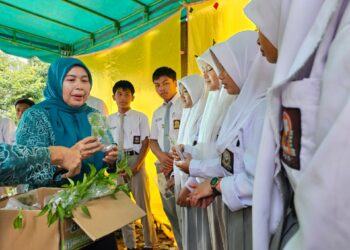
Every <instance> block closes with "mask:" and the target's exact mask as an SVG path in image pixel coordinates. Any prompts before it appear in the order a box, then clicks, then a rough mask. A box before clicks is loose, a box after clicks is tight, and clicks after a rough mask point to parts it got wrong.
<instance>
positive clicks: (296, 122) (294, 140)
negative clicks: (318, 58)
mask: <svg viewBox="0 0 350 250" xmlns="http://www.w3.org/2000/svg"><path fill="white" fill-rule="evenodd" d="M282 121H283V129H282V133H281V149H280V157H281V161H282V162H283V163H284V164H286V165H287V166H288V167H290V168H292V169H295V170H300V148H301V113H300V109H298V108H285V107H282Z"/></svg>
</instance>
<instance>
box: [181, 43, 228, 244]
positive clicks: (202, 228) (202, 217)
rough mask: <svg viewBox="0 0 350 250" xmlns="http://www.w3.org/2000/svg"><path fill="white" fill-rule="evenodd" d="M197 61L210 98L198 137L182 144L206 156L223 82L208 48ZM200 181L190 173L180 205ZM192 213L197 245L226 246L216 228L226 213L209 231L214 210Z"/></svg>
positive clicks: (200, 155) (215, 129)
mask: <svg viewBox="0 0 350 250" xmlns="http://www.w3.org/2000/svg"><path fill="white" fill-rule="evenodd" d="M197 64H198V67H199V68H200V70H201V71H202V75H203V77H204V81H205V88H206V91H207V92H208V94H207V100H206V103H205V108H204V110H203V113H202V117H201V121H200V124H199V131H198V133H197V137H196V140H195V141H194V142H191V143H188V144H179V145H186V152H192V151H193V152H192V153H194V154H195V155H196V156H198V157H199V158H201V157H205V156H206V152H205V150H206V148H205V147H203V145H205V142H207V143H212V141H214V140H215V139H216V136H213V135H214V134H216V133H217V132H214V131H217V129H218V128H217V124H216V122H215V120H213V119H211V116H210V115H212V116H213V117H215V118H216V119H219V118H217V117H218V115H219V114H218V113H217V112H216V111H215V107H217V106H218V103H219V101H220V99H219V97H220V91H221V87H222V86H221V83H220V81H219V78H218V75H217V72H218V70H217V68H216V66H215V63H214V61H213V59H212V57H211V55H210V51H209V49H208V50H207V51H205V52H204V53H203V54H202V55H200V56H199V57H198V58H197ZM229 102H230V99H228V100H224V101H222V103H224V105H227V103H229ZM213 111H214V113H213ZM199 141H200V142H201V143H200V145H201V146H198V142H199ZM198 181H201V180H200V179H197V178H196V177H191V176H189V178H188V180H187V182H186V183H185V185H184V186H183V187H182V189H181V191H180V195H179V198H178V201H177V204H178V205H179V206H181V207H184V206H188V205H189V201H188V196H189V193H190V191H191V188H190V184H191V183H198ZM193 216H194V218H195V227H196V232H197V249H208V250H210V249H212V248H213V249H220V248H221V249H223V246H224V243H223V241H222V239H216V238H215V232H217V231H219V226H218V225H220V224H223V217H222V216H221V217H219V218H217V219H221V223H216V224H215V225H214V226H212V227H211V233H210V232H209V221H208V219H209V218H208V217H210V219H211V221H213V219H214V216H213V214H211V215H210V216H208V213H207V209H206V208H204V209H195V210H193ZM213 224H214V223H213V222H212V223H211V225H213Z"/></svg>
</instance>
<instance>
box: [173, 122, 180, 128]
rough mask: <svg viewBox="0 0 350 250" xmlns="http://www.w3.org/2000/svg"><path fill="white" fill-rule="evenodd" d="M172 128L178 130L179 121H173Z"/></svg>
mask: <svg viewBox="0 0 350 250" xmlns="http://www.w3.org/2000/svg"><path fill="white" fill-rule="evenodd" d="M173 127H174V129H179V128H180V120H174V121H173Z"/></svg>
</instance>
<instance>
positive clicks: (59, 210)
mask: <svg viewBox="0 0 350 250" xmlns="http://www.w3.org/2000/svg"><path fill="white" fill-rule="evenodd" d="M57 212H58V217H59V218H60V220H64V216H65V212H64V209H63V208H62V207H61V206H58V207H57Z"/></svg>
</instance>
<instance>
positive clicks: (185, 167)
mask: <svg viewBox="0 0 350 250" xmlns="http://www.w3.org/2000/svg"><path fill="white" fill-rule="evenodd" d="M191 160H192V155H191V154H188V156H187V158H185V160H184V161H176V162H175V165H176V166H177V167H178V168H180V169H181V170H182V171H183V172H185V173H186V174H189V173H190V163H191Z"/></svg>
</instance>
